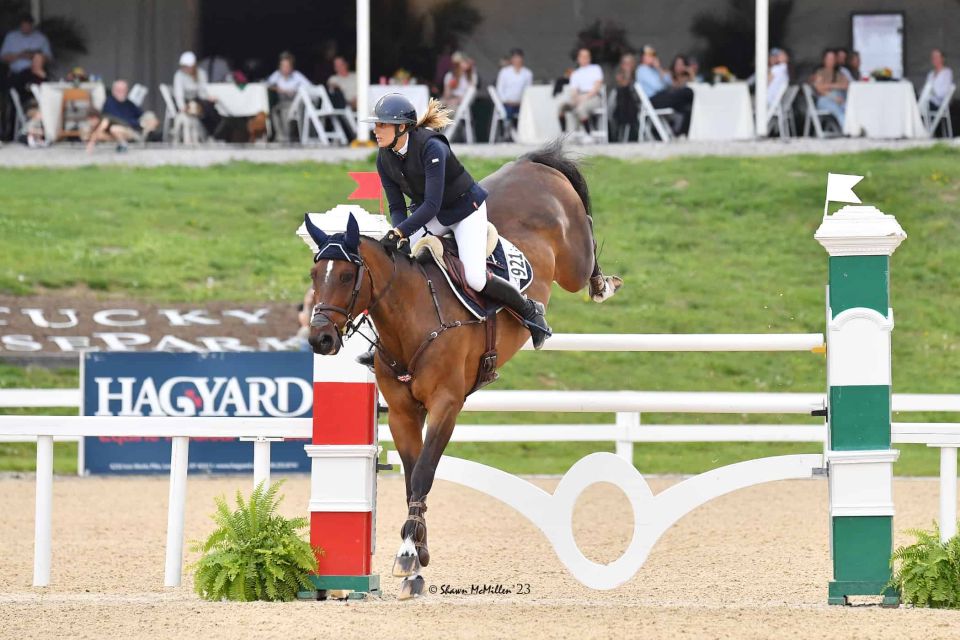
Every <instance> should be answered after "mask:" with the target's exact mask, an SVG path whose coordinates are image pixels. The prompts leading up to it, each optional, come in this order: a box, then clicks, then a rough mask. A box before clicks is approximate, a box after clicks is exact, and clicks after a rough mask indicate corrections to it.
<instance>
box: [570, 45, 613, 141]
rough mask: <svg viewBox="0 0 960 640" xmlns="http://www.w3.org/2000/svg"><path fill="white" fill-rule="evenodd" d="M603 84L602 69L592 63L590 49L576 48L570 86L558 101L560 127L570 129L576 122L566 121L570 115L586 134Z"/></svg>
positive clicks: (598, 101)
mask: <svg viewBox="0 0 960 640" xmlns="http://www.w3.org/2000/svg"><path fill="white" fill-rule="evenodd" d="M602 86H603V69H601V68H600V65H598V64H593V62H592V56H591V54H590V50H589V49H587V48H586V47H582V48H580V49H578V50H577V69H576V71H574V72H573V73H572V74H570V86H569V88H568V90H567V92H566V94H565V96H564V99H563V100H562V102H561V103H560V127H561V128H562V129H563V130H564V131H572V130H573V129H574V127H575V126H576V124H574V123H570V122H568V120H569V119H570V116H571V115H572V116H573V117H575V118H576V120H577V121H578V122H579V123H580V126H581V127H583V130H584V131H585V132H586V133H587V134H588V138H587V139H589V133H590V130H591V127H590V116H591V115H592V114H593V112H594V111H595V110H596V109H597V108H599V107H600V88H601V87H602Z"/></svg>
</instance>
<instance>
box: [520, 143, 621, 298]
mask: <svg viewBox="0 0 960 640" xmlns="http://www.w3.org/2000/svg"><path fill="white" fill-rule="evenodd" d="M522 159H523V160H529V161H530V162H536V163H538V164H542V165H546V166H548V167H550V168H551V169H556V170H557V171H559V172H560V173H562V174H563V176H564V177H565V178H566V179H567V180H568V181H569V182H570V185H571V186H572V187H573V190H574V191H576V192H577V195H578V196H580V202H582V203H583V208H584V210H585V211H586V212H587V223H588V224H589V227H590V235H591V236H593V215H592V213H593V212H592V211H591V209H590V190H589V189H588V188H587V179H586V178H584V177H583V173H581V172H580V165H579V164H578V163H577V161H576V160H574V159H573V158H571V157H570V156H568V155H567V154H566V153H564V149H563V138H555V139H554V140H552V141H551V142H548V143H547V144H545V145H544V146H542V147H540V148H539V149H537V150H536V151H531V152H530V153H528V154H525V155H524V156H523V158H522ZM592 243H593V270H592V272H591V274H590V298H591V299H592V300H593V301H594V302H603V301H604V300H606V299H607V298H610V297H611V296H612V295H613V294H615V293H616V292H617V289H619V288H620V287H621V286H622V285H623V280H622V279H621V278H620V277H619V276H605V275H603V270H602V269H601V268H600V259H599V255H598V251H597V240H596V236H594V237H593V238H592Z"/></svg>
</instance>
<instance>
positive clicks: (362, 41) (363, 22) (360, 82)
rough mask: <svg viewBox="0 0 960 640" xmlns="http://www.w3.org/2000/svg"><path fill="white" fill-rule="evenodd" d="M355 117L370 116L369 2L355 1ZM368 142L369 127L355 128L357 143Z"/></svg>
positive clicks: (368, 0)
mask: <svg viewBox="0 0 960 640" xmlns="http://www.w3.org/2000/svg"><path fill="white" fill-rule="evenodd" d="M357 115H358V116H360V117H361V118H366V117H367V116H368V115H370V0H357ZM369 140H370V129H369V127H368V126H367V125H361V126H359V127H357V141H358V142H360V143H366V142H369Z"/></svg>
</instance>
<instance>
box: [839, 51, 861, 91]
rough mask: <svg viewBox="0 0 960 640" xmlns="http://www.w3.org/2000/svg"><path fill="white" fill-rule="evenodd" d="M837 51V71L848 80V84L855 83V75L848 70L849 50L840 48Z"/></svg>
mask: <svg viewBox="0 0 960 640" xmlns="http://www.w3.org/2000/svg"><path fill="white" fill-rule="evenodd" d="M836 51H837V71H839V72H840V73H842V74H843V76H844V77H845V78H846V79H847V82H848V83H850V82H853V81H854V80H856V77H855V76H854V75H853V73H851V72H850V69H848V68H847V50H846V49H844V48H842V47H841V48H839V49H837V50H836Z"/></svg>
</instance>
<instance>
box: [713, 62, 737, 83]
mask: <svg viewBox="0 0 960 640" xmlns="http://www.w3.org/2000/svg"><path fill="white" fill-rule="evenodd" d="M710 71H711V72H712V73H713V83H714V84H716V83H718V82H733V81H734V80H736V79H737V77H736V76H735V75H733V72H732V71H730V69H728V68H727V67H724V66H719V67H714V68H713V69H711V70H710Z"/></svg>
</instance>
